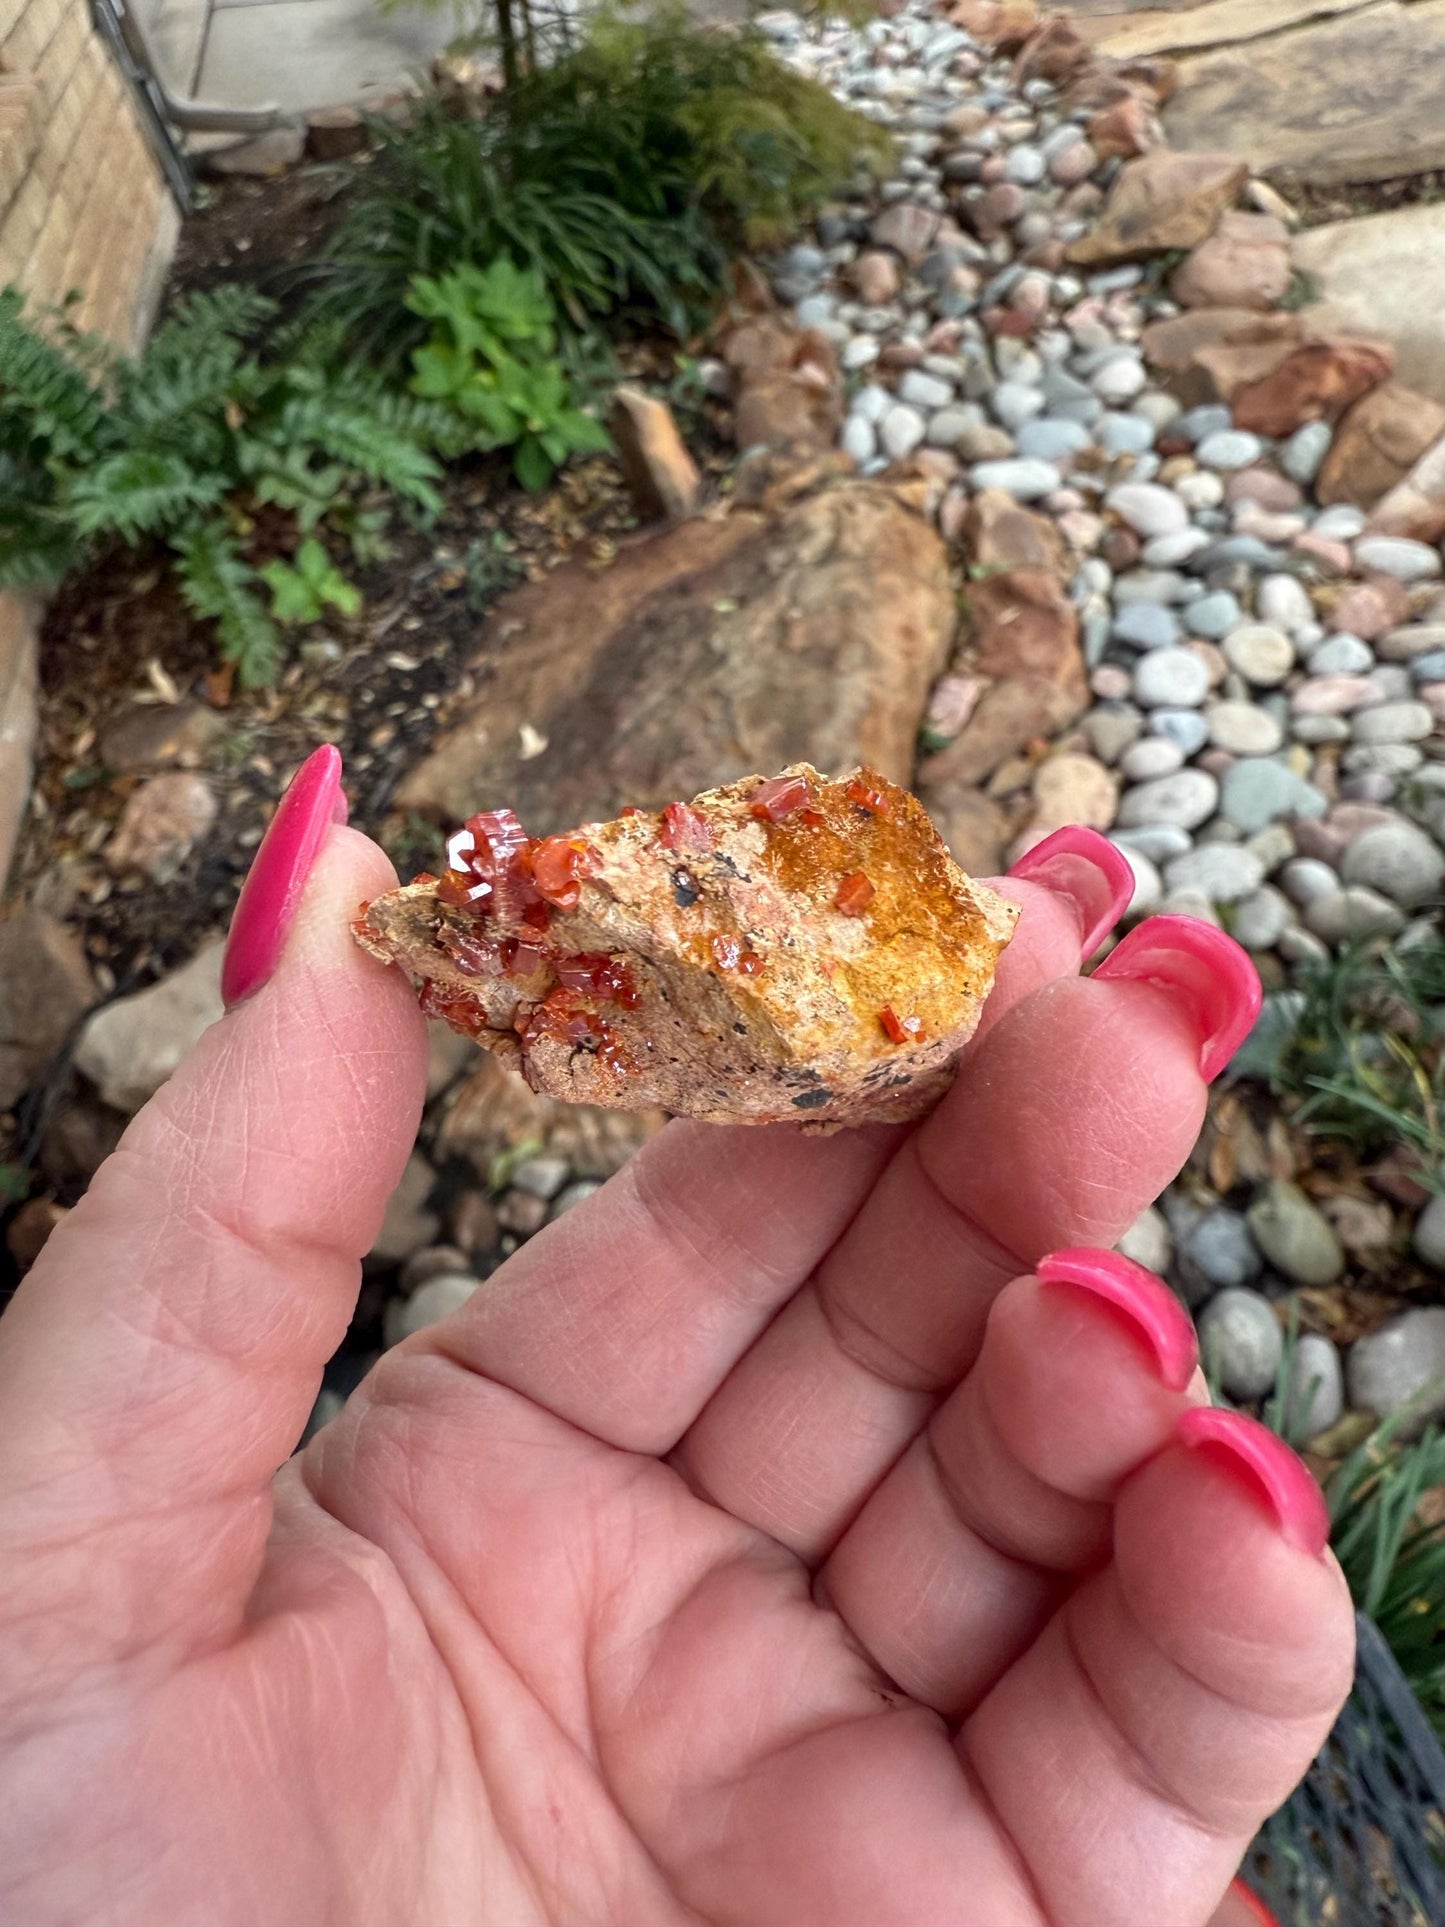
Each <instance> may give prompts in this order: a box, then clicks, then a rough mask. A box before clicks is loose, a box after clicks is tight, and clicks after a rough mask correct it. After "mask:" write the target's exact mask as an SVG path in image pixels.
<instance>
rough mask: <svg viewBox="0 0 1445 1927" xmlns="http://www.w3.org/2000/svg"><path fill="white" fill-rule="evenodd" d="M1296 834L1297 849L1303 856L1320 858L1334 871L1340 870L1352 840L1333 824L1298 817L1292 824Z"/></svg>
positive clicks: (1316, 818)
mask: <svg viewBox="0 0 1445 1927" xmlns="http://www.w3.org/2000/svg"><path fill="white" fill-rule="evenodd" d="M1290 829H1291V830H1292V831H1293V832H1294V841H1295V848H1296V849H1297V850H1298V851H1299V853H1300V855H1301V856H1314V857H1318V858H1319V860H1320V862H1321V863H1328V864H1329V866H1330V868H1331V869H1332V870H1338V869H1339V867H1340V863H1341V861H1342V860H1343V858H1344V854H1345V851H1346V850H1347V849H1348V848H1349V844H1350V839H1349V838H1348V837H1347V836H1346V835H1345V834H1344V832H1343V831H1342V830H1337V829H1336V828H1335V827H1334V825H1333V824H1331V823H1328V822H1323V821H1321V819H1320V818H1319V817H1317V816H1297V817H1295V819H1294V821H1293V822H1292V823H1291V824H1290Z"/></svg>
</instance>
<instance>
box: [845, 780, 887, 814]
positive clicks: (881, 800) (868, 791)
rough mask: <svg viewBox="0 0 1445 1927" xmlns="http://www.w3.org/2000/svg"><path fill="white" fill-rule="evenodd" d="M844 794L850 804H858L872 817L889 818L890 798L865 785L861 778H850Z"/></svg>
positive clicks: (867, 784) (869, 784)
mask: <svg viewBox="0 0 1445 1927" xmlns="http://www.w3.org/2000/svg"><path fill="white" fill-rule="evenodd" d="M843 794H844V795H845V796H846V797H847V799H848V801H849V802H850V803H856V804H857V806H858V808H859V809H860V810H867V812H868V814H869V815H870V816H887V814H888V798H887V797H886V796H885V795H884V794H883V792H882V790H880V789H875V788H874V786H873V785H872V784H871V783H865V782H864V780H863V778H862V777H861V776H854V777H850V778H849V780H848V783H847V785H846V787H845V788H844V791H843Z"/></svg>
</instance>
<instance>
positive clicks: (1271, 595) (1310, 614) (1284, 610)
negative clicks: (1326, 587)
mask: <svg viewBox="0 0 1445 1927" xmlns="http://www.w3.org/2000/svg"><path fill="white" fill-rule="evenodd" d="M1255 608H1256V611H1257V613H1258V615H1259V619H1260V621H1261V622H1263V623H1267V624H1268V625H1269V626H1270V627H1271V628H1273V629H1283V630H1285V631H1286V632H1287V633H1289V634H1291V635H1293V634H1294V632H1295V631H1296V630H1298V629H1299V628H1301V627H1302V626H1303V625H1304V624H1305V623H1307V622H1313V621H1314V615H1315V611H1314V604H1313V603H1312V602H1311V601H1310V598H1309V591H1308V590H1307V589H1306V588H1305V586H1304V584H1303V583H1302V582H1301V581H1300V580H1299V578H1298V577H1297V576H1292V575H1267V576H1265V577H1264V579H1263V580H1262V581H1261V583H1260V585H1259V592H1258V595H1257V596H1256V598H1255Z"/></svg>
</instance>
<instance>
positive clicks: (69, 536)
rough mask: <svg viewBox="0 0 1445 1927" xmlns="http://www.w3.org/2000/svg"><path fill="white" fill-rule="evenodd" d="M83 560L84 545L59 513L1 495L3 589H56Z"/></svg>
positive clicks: (0, 583) (0, 579)
mask: <svg viewBox="0 0 1445 1927" xmlns="http://www.w3.org/2000/svg"><path fill="white" fill-rule="evenodd" d="M84 557H85V545H84V543H82V542H80V541H78V540H77V539H76V534H75V530H74V527H73V526H72V524H71V523H70V521H69V519H68V518H67V517H66V516H65V515H64V514H62V513H61V512H60V511H59V510H57V509H55V508H53V507H50V506H47V505H46V504H44V503H42V502H39V501H34V502H27V501H23V500H19V499H17V498H16V497H14V496H10V495H0V589H18V590H20V591H21V592H22V593H23V592H26V591H29V590H32V589H53V588H54V587H55V585H56V583H58V582H59V581H60V580H61V579H62V577H64V576H66V575H68V574H69V572H70V570H71V569H73V568H74V567H75V566H76V564H77V563H79V562H81V561H83V560H84Z"/></svg>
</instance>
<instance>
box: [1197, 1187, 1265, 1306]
mask: <svg viewBox="0 0 1445 1927" xmlns="http://www.w3.org/2000/svg"><path fill="white" fill-rule="evenodd" d="M1179 1257H1180V1261H1181V1263H1182V1264H1184V1265H1186V1266H1189V1267H1192V1269H1193V1270H1194V1271H1196V1272H1197V1273H1198V1274H1199V1276H1200V1278H1201V1279H1202V1280H1203V1281H1204V1284H1205V1286H1206V1287H1207V1288H1208V1289H1209V1290H1211V1291H1218V1290H1222V1289H1223V1288H1224V1287H1225V1286H1227V1285H1252V1284H1253V1283H1254V1281H1255V1279H1256V1278H1258V1276H1259V1274H1260V1272H1261V1271H1263V1269H1264V1260H1263V1259H1262V1258H1261V1257H1260V1255H1259V1247H1258V1246H1257V1245H1256V1244H1255V1242H1254V1239H1253V1238H1252V1237H1251V1236H1250V1232H1249V1226H1248V1224H1247V1223H1246V1222H1245V1218H1244V1213H1243V1212H1242V1211H1233V1210H1231V1209H1230V1207H1229V1206H1228V1205H1223V1204H1221V1205H1215V1206H1214V1207H1213V1208H1212V1209H1210V1210H1207V1211H1205V1212H1203V1213H1201V1215H1200V1216H1199V1217H1198V1218H1197V1219H1196V1220H1195V1222H1194V1224H1193V1225H1192V1227H1191V1228H1190V1230H1189V1231H1188V1233H1187V1235H1185V1236H1184V1237H1182V1238H1181V1240H1180V1244H1179Z"/></svg>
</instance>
